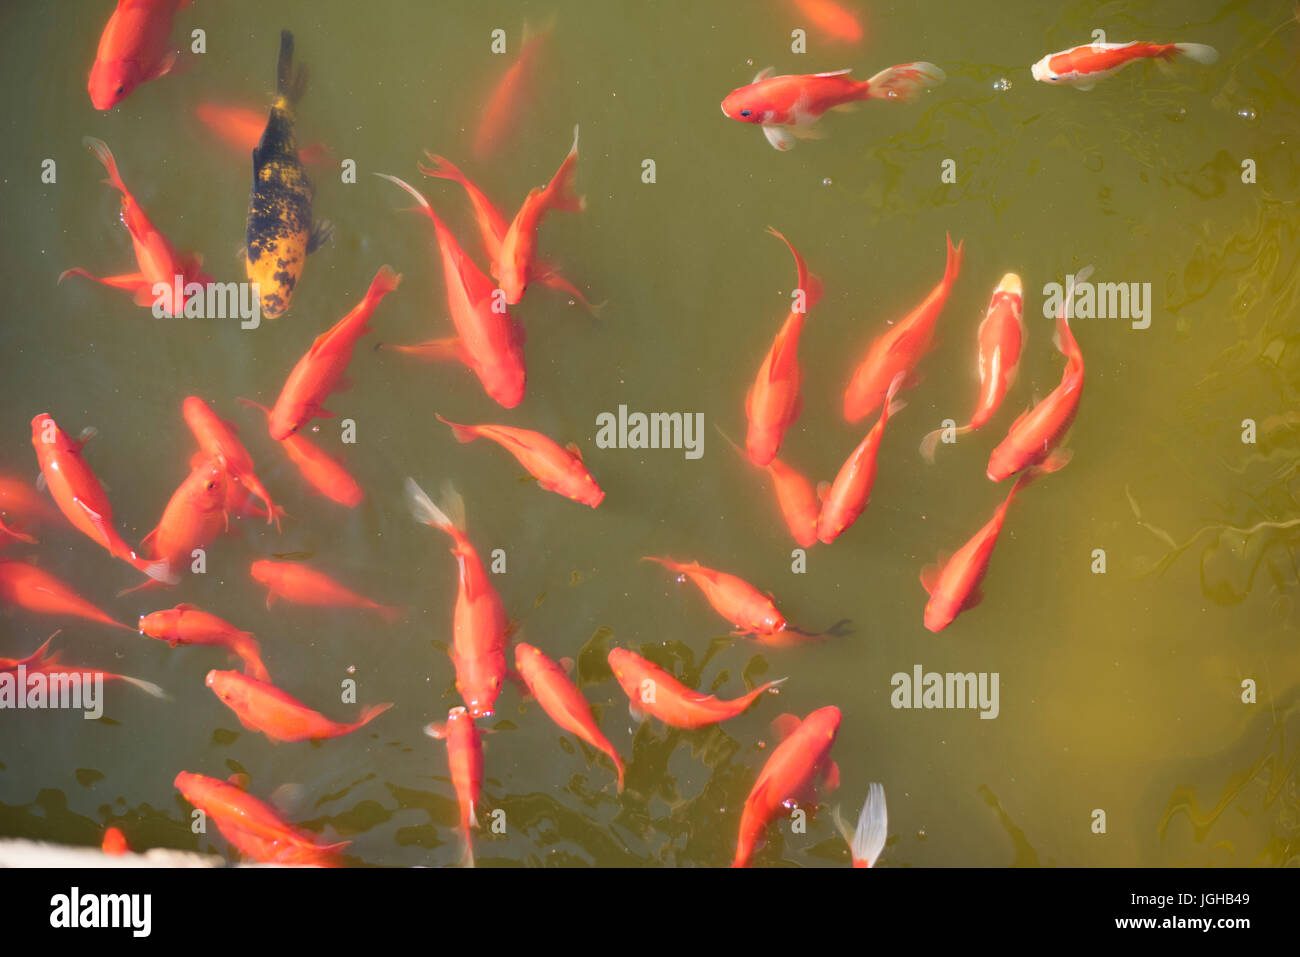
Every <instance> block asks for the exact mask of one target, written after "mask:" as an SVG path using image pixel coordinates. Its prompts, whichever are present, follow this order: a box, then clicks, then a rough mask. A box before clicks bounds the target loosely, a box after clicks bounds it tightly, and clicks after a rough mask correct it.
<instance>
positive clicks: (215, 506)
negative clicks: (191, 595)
mask: <svg viewBox="0 0 1300 957" xmlns="http://www.w3.org/2000/svg"><path fill="white" fill-rule="evenodd" d="M229 525H230V522H229V518H228V517H227V515H226V463H225V460H224V459H222V457H221V456H220V455H217V456H214V457H212V458H209V459H208V460H207V461H205V462H203V463H202V464H200V465H199V466H198V467H197V468H195V469H193V470H192V471H191V472H190V474H189V476H188V477H186V479H185V481H184V482H182V483H181V484H180V487H179V488H178V489H176V491H175V492H174V493H173V494H172V497H171V499H170V500H168V502H167V507H166V508H165V509H163V514H162V518H161V519H160V520H159V521H158V525H157V527H156V528H155V529H154V530H153V531H151V532H150V533H149V534H148V535H146V536H145V537H144V540H143V541H141V542H140V548H141V550H142V551H144V553H145V555H146V556H147V557H149V558H151V559H155V560H158V561H161V562H162V563H163V564H165V565H166V566H167V567H168V568H175V569H179V568H183V567H185V564H186V563H187V562H189V561H190V558H191V556H192V555H193V553H194V550H195V549H200V548H207V547H208V546H209V545H211V544H212V542H213V541H214V540H215V539H216V537H217V536H218V535H220V534H221V533H222V532H223V531H224V530H225V529H227V528H228V527H229ZM155 584H156V582H152V581H150V582H146V583H145V584H144V585H140V586H137V587H138V588H148V587H150V586H152V585H155ZM131 590H132V591H135V590H137V589H131Z"/></svg>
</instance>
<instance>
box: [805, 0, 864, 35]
mask: <svg viewBox="0 0 1300 957" xmlns="http://www.w3.org/2000/svg"><path fill="white" fill-rule="evenodd" d="M794 5H795V7H796V8H797V9H798V11H799V13H801V14H802V15H803V16H805V17H807V18H808V22H809V23H811V24H812V25H813V26H814V27H815V28H816V29H817V30H819V31H820V32H821V33H822V35H823V36H825V37H826V39H828V40H832V41H835V42H838V43H857V42H858V41H859V40H861V39H862V24H860V23H859V22H858V18H857V17H855V16H854V15H853V14H852V13H851V12H850V11H849V10H847V9H846V8H845V7H843V6H841V5H840V4H838V3H836V2H835V0H794Z"/></svg>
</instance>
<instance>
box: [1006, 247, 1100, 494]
mask: <svg viewBox="0 0 1300 957" xmlns="http://www.w3.org/2000/svg"><path fill="white" fill-rule="evenodd" d="M1090 275H1092V267H1091V266H1086V267H1084V268H1083V269H1081V270H1079V272H1078V274H1077V275H1076V276H1075V278H1074V280H1073V281H1072V282H1071V283H1070V287H1069V289H1067V290H1066V294H1065V301H1064V302H1062V303H1061V311H1060V312H1059V313H1058V314H1057V317H1056V348H1057V349H1059V350H1060V352H1061V354H1062V355H1064V356H1065V358H1066V363H1065V369H1064V370H1063V371H1062V372H1061V382H1060V384H1059V385H1058V386H1057V387H1056V388H1055V389H1053V390H1052V391H1051V393H1050V394H1049V395H1048V396H1047V398H1046V399H1044V400H1043V401H1042V402H1040V403H1038V405H1036V406H1034V407H1033V408H1032V409H1029V410H1028V411H1026V412H1024V413H1022V414H1021V416H1020V418H1018V419H1016V421H1015V422H1012V423H1011V428H1010V430H1009V431H1008V432H1007V437H1006V438H1004V439H1003V440H1002V441H1001V442H1000V443H998V446H997V448H995V449H994V450H993V452H992V453H991V454H990V455H989V467H988V477H989V479H990V480H992V481H994V482H1001V481H1002V480H1003V479H1005V478H1008V477H1010V476H1012V475H1015V474H1016V473H1017V472H1019V471H1020V470H1022V469H1027V468H1029V467H1031V466H1035V465H1037V466H1041V467H1042V469H1043V470H1044V471H1046V472H1055V471H1056V470H1057V469H1060V468H1063V467H1064V466H1065V465H1066V464H1067V463H1068V462H1069V461H1070V455H1071V454H1072V453H1071V452H1069V451H1068V450H1065V449H1059V448H1057V446H1059V445H1060V443H1061V440H1062V439H1064V438H1065V433H1066V432H1068V431H1069V430H1070V426H1071V424H1073V422H1074V417H1075V415H1076V414H1077V413H1078V411H1079V399H1080V398H1081V397H1082V396H1083V352H1082V351H1081V350H1080V349H1079V343H1078V342H1077V341H1076V340H1075V338H1074V333H1073V332H1071V330H1070V320H1069V318H1068V316H1069V314H1070V313H1071V312H1072V311H1073V308H1074V287H1075V284H1076V283H1080V282H1083V281H1084V280H1086V279H1087V278H1088V277H1089V276H1090Z"/></svg>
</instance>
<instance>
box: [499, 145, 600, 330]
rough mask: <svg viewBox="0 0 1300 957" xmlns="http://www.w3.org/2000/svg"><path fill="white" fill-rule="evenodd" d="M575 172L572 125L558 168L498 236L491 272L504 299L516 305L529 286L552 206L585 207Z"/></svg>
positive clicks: (569, 209)
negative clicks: (570, 138) (570, 141)
mask: <svg viewBox="0 0 1300 957" xmlns="http://www.w3.org/2000/svg"><path fill="white" fill-rule="evenodd" d="M577 175H578V128H577V127H576V126H575V127H574V128H573V146H571V147H570V148H569V153H568V155H567V156H565V157H564V161H563V162H562V163H561V164H560V168H559V169H558V170H556V171H555V175H554V176H552V177H551V181H550V182H549V183H547V184H546V185H545V186H544V187H536V186H534V187H533V188H532V189H531V190H530V191H529V193H528V195H527V196H526V197H525V198H524V202H523V205H522V206H520V207H519V212H517V213H515V218H514V219H513V220H511V221H510V226H509V228H507V229H506V234H505V236H504V238H502V240H501V250H500V253H499V255H498V256H497V258H496V259H495V260H494V262H493V265H494V267H495V272H494V273H493V275H494V276H495V277H496V280H497V282H498V283H500V286H501V291H502V292H503V293H504V294H505V298H506V302H507V303H509V304H510V305H512V306H513V305H515V304H516V303H518V302H519V300H520V299H522V298H523V296H524V290H525V289H526V288H528V281H529V277H530V276H531V275H532V273H533V272H534V270H535V268H536V264H537V231H538V230H539V229H540V228H541V225H542V220H543V218H544V217H545V216H546V214H547V213H548V212H550V211H551V210H563V211H566V212H571V213H577V212H581V211H582V210H584V209H586V208H587V200H586V198H585V197H582V196H579V195H578V193H577V191H576V190H575V189H574V184H573V181H574V178H575V177H576V176H577Z"/></svg>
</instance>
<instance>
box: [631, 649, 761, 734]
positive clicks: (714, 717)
mask: <svg viewBox="0 0 1300 957" xmlns="http://www.w3.org/2000/svg"><path fill="white" fill-rule="evenodd" d="M609 667H610V669H611V670H612V671H613V672H614V678H615V679H616V680H617V681H618V683H619V686H620V687H622V689H623V693H624V694H626V695H627V698H628V702H629V704H628V710H629V711H631V713H632V717H633V718H635V719H637V720H638V721H640V720H644V718H645V716H646V715H650V716H651V717H655V718H658V719H659V720H660V721H662V722H663V723H664V724H669V725H672V726H673V727H674V728H704V727H708V726H709V725H711V724H717V723H718V722H719V721H726V720H727V719H728V718H734V717H736V715H738V714H743V713H744V712H745V711H747V710H748V709H749V706H750V705H751V704H753V703H754V702H755V701H756V700H757V699H758V696H759V695H761V694H762V693H763V692H764V691H767V690H768V689H769V688H774V687H776V686H777V685H779V684H780V683H781V682H783V681H785V679H784V678H777V679H776V680H775V681H769V682H767V683H766V684H764V685H760V686H759V687H757V688H755V689H754V690H753V691H750V692H748V693H746V694H743V695H741V696H740V697H739V698H736V699H734V700H732V701H723V700H722V699H721V698H715V697H714V696H713V695H710V694H700V693H699V692H698V691H693V690H692V689H690V688H688V687H686V685H684V684H682V683H681V682H680V681H678V680H677V679H676V678H674V677H673V676H672V675H670V674H669V673H668V672H667V671H665V670H664V669H663V668H660V667H659V666H658V665H656V664H654V663H653V662H650V661H647V660H646V659H644V658H642V657H641V656H640V655H638V654H637V653H636V652H634V651H628V650H627V649H626V648H614V649H612V650H611V651H610V653H609Z"/></svg>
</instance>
